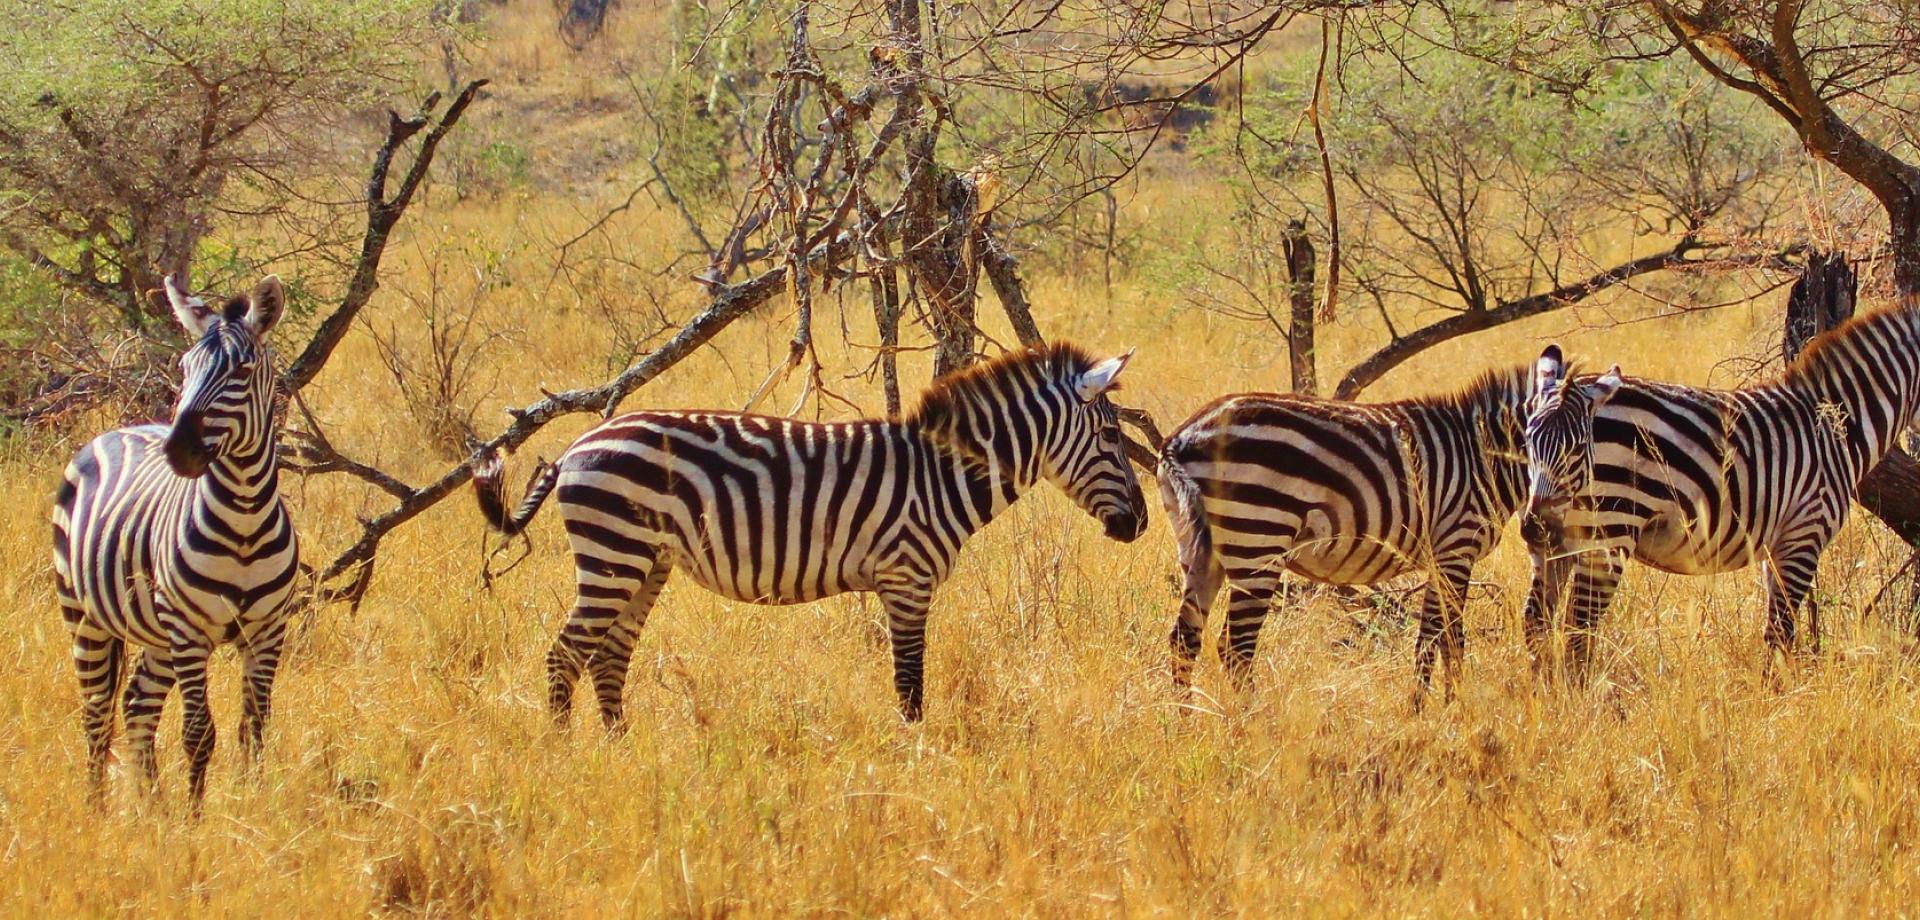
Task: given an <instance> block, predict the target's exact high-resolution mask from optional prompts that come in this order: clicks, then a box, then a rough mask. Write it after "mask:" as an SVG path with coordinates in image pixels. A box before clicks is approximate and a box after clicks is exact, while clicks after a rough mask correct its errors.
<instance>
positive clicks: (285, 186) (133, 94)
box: [0, 0, 464, 416]
mask: <svg viewBox="0 0 1920 920" xmlns="http://www.w3.org/2000/svg"><path fill="white" fill-rule="evenodd" d="M431 10H432V3H431V2H430V0H399V2H395V0H276V2H271V3H268V2H262V0H188V2H177V3H148V4H126V3H119V2H112V0H63V2H61V3H57V4H9V5H6V6H5V7H4V8H0V213H4V214H5V215H6V219H5V221H4V223H3V224H0V252H4V253H5V255H6V256H10V257H11V258H13V259H15V260H18V261H20V262H23V263H25V264H27V265H29V266H31V267H32V268H33V269H34V270H35V271H37V272H38V273H39V274H40V275H41V276H42V277H44V278H47V279H51V281H52V282H53V283H54V284H56V285H57V286H58V287H59V288H60V289H62V290H63V291H64V292H65V293H66V294H67V295H68V297H67V298H66V307H65V308H64V309H63V313H65V314H67V315H66V316H64V317H63V318H62V319H63V322H61V323H58V324H52V325H49V326H47V327H44V328H41V329H38V330H27V331H25V332H24V333H21V334H20V335H17V336H15V338H22V337H24V338H25V339H26V340H27V342H26V346H27V347H26V350H27V351H28V352H29V354H30V355H31V356H32V357H33V358H35V359H38V360H40V361H41V362H43V363H45V365H46V366H45V367H44V368H43V370H44V371H45V372H46V375H49V376H53V375H57V377H58V380H57V381H51V382H59V383H63V384H64V386H63V387H61V388H59V389H58V391H47V390H45V389H44V387H45V385H46V384H48V383H49V382H50V381H48V380H46V379H42V380H41V381H40V384H41V387H42V391H41V392H40V393H39V394H38V396H39V397H40V399H38V400H28V401H25V402H23V403H22V404H21V406H22V408H20V409H19V410H18V411H15V412H10V413H9V414H11V415H16V416H32V415H33V414H34V413H36V412H44V411H46V410H48V409H49V408H53V407H56V406H60V405H64V404H65V403H66V402H68V401H70V400H71V398H72V397H74V396H76V395H82V394H84V393H92V394H95V395H98V394H99V393H100V392H102V391H103V389H104V390H110V389H113V387H112V386H110V385H108V386H104V387H103V386H101V384H103V383H105V384H113V383H116V382H117V383H120V384H127V383H132V384H133V385H135V386H136V387H137V388H141V389H144V390H145V393H144V399H142V400H139V401H143V402H149V403H150V402H151V401H152V400H153V399H154V398H155V397H156V396H157V395H159V394H158V393H156V392H154V391H155V390H156V389H158V390H159V393H164V388H162V387H157V386H156V384H157V382H158V380H162V379H164V377H165V375H164V374H159V375H152V374H140V373H136V374H133V375H130V376H129V377H128V378H126V379H121V380H118V381H112V380H105V381H103V377H105V376H107V375H108V374H109V369H108V368H105V367H102V366H101V365H102V364H104V363H106V362H104V361H103V360H101V354H100V350H99V349H97V348H90V347H88V346H89V345H94V344H97V343H98V342H99V341H100V340H103V339H107V340H126V339H131V340H132V341H133V342H135V343H136V344H142V343H144V344H145V345H146V346H150V347H144V348H137V349H134V351H135V352H136V353H137V358H138V360H136V362H135V363H136V365H137V368H136V369H137V370H139V371H148V370H151V368H152V366H153V365H155V364H156V363H158V362H160V361H161V357H160V356H161V355H163V354H164V353H167V352H169V351H171V349H172V348H173V347H175V346H177V344H178V343H177V341H175V339H176V336H177V334H178V332H177V329H176V328H175V325H174V324H173V323H172V322H170V321H169V320H168V316H169V314H168V311H167V309H166V306H165V304H164V302H163V301H161V300H160V299H159V298H156V297H154V296H153V292H155V291H157V290H158V289H159V287H160V279H161V278H162V277H163V276H165V275H168V274H174V275H178V276H180V277H181V278H182V279H187V278H189V276H190V275H191V274H192V273H193V272H195V271H196V270H197V271H199V272H200V273H201V274H202V276H203V277H200V278H196V279H192V280H193V281H194V282H195V284H196V286H212V287H219V286H223V285H228V284H236V283H241V278H242V277H243V276H247V275H251V274H253V273H254V272H255V271H256V270H257V268H258V267H259V266H261V265H264V264H267V263H272V262H276V261H280V260H284V259H286V258H287V257H289V256H293V255H299V256H301V257H302V261H301V264H302V265H305V266H314V265H322V266H324V265H328V264H333V265H338V266H341V267H342V268H343V274H344V275H346V276H348V277H349V278H352V279H353V280H352V281H351V282H349V283H350V284H352V283H354V282H359V284H358V287H355V288H352V289H350V290H349V291H347V292H346V293H345V294H344V295H343V301H351V300H353V299H355V298H359V299H360V300H361V301H362V302H364V297H365V295H367V294H370V293H371V289H372V288H371V282H372V278H371V276H370V275H369V276H368V277H367V278H366V279H364V281H362V279H360V278H359V277H358V276H359V275H362V274H366V273H367V272H366V269H367V268H369V267H367V266H362V265H361V264H360V259H359V256H364V255H366V254H367V249H366V247H365V246H364V245H358V246H357V245H356V244H359V243H363V242H364V236H365V235H364V233H363V234H360V235H359V238H356V234H355V233H354V229H355V228H353V226H352V224H351V223H350V222H348V221H350V220H351V218H352V217H353V215H354V213H355V212H356V211H358V210H360V208H361V207H362V202H361V201H360V200H358V196H357V195H356V194H355V193H356V192H358V191H360V189H358V188H352V189H346V188H342V187H340V186H339V185H337V184H335V183H334V181H332V180H333V179H334V178H335V177H337V176H338V175H340V174H341V172H342V170H341V169H339V166H340V165H341V160H342V154H343V153H346V150H344V149H342V148H341V147H340V146H339V145H338V141H339V138H340V136H341V133H342V132H341V131H340V129H341V128H342V126H343V122H344V120H345V119H348V118H350V117H351V113H352V112H353V111H355V110H357V109H360V108H362V107H365V106H367V105H368V104H370V103H373V102H376V101H378V100H380V99H384V98H388V97H390V96H392V95H393V94H394V93H396V92H399V91H404V90H405V89H406V88H407V87H408V86H409V85H410V78H411V75H412V73H413V72H414V69H415V67H416V66H417V60H418V57H419V53H420V52H421V51H422V50H423V49H424V48H426V47H428V46H429V44H430V43H431V42H432V41H433V40H434V39H435V38H437V37H438V36H440V35H441V34H442V31H441V30H442V28H443V26H442V25H439V24H436V22H435V17H433V16H432V15H431ZM462 108H464V106H462ZM455 117H456V118H457V116H455ZM400 121H408V120H406V119H401V120H400ZM412 130H413V131H417V130H419V128H418V127H417V126H416V127H415V128H413V129H412ZM344 133H345V134H346V136H355V135H359V134H365V133H366V132H364V131H347V132H344ZM411 133H412V131H409V132H408V134H409V136H411ZM376 136H377V135H376ZM383 149H384V150H385V155H386V157H388V158H389V159H390V158H391V155H392V153H393V145H391V144H390V145H388V146H387V147H385V148H383ZM383 179H384V177H383ZM403 207H404V205H403ZM395 216H396V217H397V215H395ZM388 223H389V226H390V222H388ZM363 229H372V228H371V226H370V227H368V228H363ZM216 230H218V239H219V242H218V244H217V245H209V244H208V243H207V240H208V239H209V236H210V234H212V233H214V232H215V231H216ZM382 237H383V238H384V233H382ZM356 251H357V252H356ZM374 256H375V260H374V266H377V252H376V253H374ZM303 280H304V281H306V282H309V283H305V284H303V283H302V282H303ZM313 280H314V279H312V278H311V277H308V278H305V279H303V278H301V277H298V276H295V277H291V278H290V281H292V282H293V286H294V287H295V293H296V295H297V296H296V298H295V302H296V304H297V305H309V304H310V303H311V297H310V296H304V295H306V294H307V293H308V291H307V288H309V287H310V282H312V281H313ZM328 280H345V279H328ZM359 288H364V290H360V289H359ZM12 306H13V307H14V311H13V312H12V313H11V314H9V315H0V326H7V327H10V328H15V329H16V331H18V326H20V325H21V324H23V323H25V322H28V321H30V319H31V317H28V316H24V315H22V312H23V311H24V310H25V309H26V308H25V306H23V305H19V304H14V305H12ZM75 314H77V315H79V316H81V317H83V318H84V321H82V322H75V321H74V320H73V316H74V315H75ZM62 355H65V356H68V358H67V360H64V361H63V360H61V359H60V356H62ZM307 372H308V369H303V370H302V372H301V373H302V374H307ZM142 385H144V386H142ZM15 395H25V394H15Z"/></svg>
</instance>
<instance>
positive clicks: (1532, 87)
mask: <svg viewBox="0 0 1920 920" xmlns="http://www.w3.org/2000/svg"><path fill="white" fill-rule="evenodd" d="M1364 25H1365V27H1364V28H1362V27H1361V26H1360V25H1355V26H1354V27H1353V28H1352V29H1349V30H1347V35H1346V39H1345V53H1344V54H1342V55H1341V56H1340V57H1339V58H1338V59H1337V61H1336V62H1335V63H1334V64H1332V65H1329V64H1328V63H1327V62H1325V61H1318V62H1317V61H1315V60H1312V59H1305V60H1301V61H1298V62H1296V63H1295V65H1294V66H1293V67H1291V68H1285V69H1282V70H1281V71H1279V72H1278V73H1276V74H1274V75H1273V76H1272V77H1270V78H1269V79H1268V80H1267V81H1265V85H1264V86H1263V87H1261V88H1260V89H1258V90H1256V91H1254V92H1253V93H1251V94H1250V96H1249V101H1248V104H1247V112H1246V117H1245V120H1244V122H1243V123H1242V124H1241V126H1240V128H1239V130H1237V131H1235V132H1234V133H1233V134H1232V135H1231V137H1229V138H1228V139H1227V141H1228V143H1223V144H1222V145H1221V148H1222V149H1221V150H1219V151H1218V154H1220V155H1222V156H1223V157H1224V158H1226V159H1228V160H1229V162H1232V163H1234V164H1236V166H1237V167H1238V168H1239V169H1240V171H1241V172H1242V173H1243V178H1242V181H1241V185H1240V188H1241V195H1242V197H1243V199H1244V200H1245V205H1244V206H1243V208H1242V211H1243V212H1245V213H1246V214H1247V215H1249V219H1253V220H1262V219H1264V220H1265V221H1267V222H1269V223H1273V224H1275V225H1276V226H1277V225H1278V223H1279V222H1280V221H1282V220H1289V219H1296V218H1297V215H1301V214H1305V215H1309V216H1310V217H1311V218H1312V219H1313V221H1314V223H1315V225H1316V226H1315V230H1316V235H1318V236H1320V237H1321V238H1322V239H1329V240H1332V241H1335V242H1336V243H1337V245H1336V246H1334V247H1329V250H1330V251H1329V258H1330V259H1333V260H1334V262H1335V264H1336V266H1337V268H1338V269H1339V270H1338V271H1337V272H1330V273H1329V275H1330V279H1329V281H1330V283H1331V284H1333V285H1334V286H1335V289H1334V290H1332V291H1330V293H1329V298H1328V301H1327V302H1328V303H1330V304H1331V303H1336V302H1337V303H1340V304H1344V305H1345V307H1346V313H1347V314H1348V315H1349V316H1366V315H1368V314H1370V315H1371V317H1372V319H1373V321H1374V322H1376V323H1377V324H1378V325H1379V326H1380V327H1382V328H1383V331H1384V332H1385V333H1386V335H1387V342H1386V344H1384V345H1382V346H1381V347H1380V348H1379V349H1377V350H1376V351H1375V352H1373V353H1372V354H1371V355H1368V356H1366V357H1365V358H1363V359H1362V360H1361V361H1360V362H1358V363H1357V364H1355V365H1354V366H1353V367H1351V368H1349V369H1348V370H1347V371H1346V372H1345V374H1344V375H1343V377H1342V378H1341V380H1340V381H1339V383H1338V385H1337V386H1336V387H1335V390H1334V395H1335V396H1336V397H1339V398H1346V399H1350V398H1353V397H1354V396H1356V395H1358V394H1359V393H1360V392H1361V391H1362V390H1364V389H1365V388H1366V387H1367V386H1369V385H1371V384H1372V383H1374V382H1376V381H1377V380H1379V379H1380V378H1381V377H1382V376H1383V375H1385V374H1386V373H1388V372H1389V371H1391V370H1392V369H1394V368H1395V367H1398V366H1399V365H1400V364H1402V363H1404V362H1405V361H1407V360H1408V359H1410V358H1412V357H1413V356H1415V355H1417V354H1419V353H1420V352H1422V351H1425V350H1426V349H1428V348H1431V347H1434V346H1436V345H1438V344H1440V343H1442V342H1446V341H1450V340H1452V339H1455V338H1458V337H1460V336H1464V335H1468V334H1471V333H1474V332H1477V331H1480V330H1484V329H1488V328H1491V327H1494V326H1498V325H1502V324H1504V323H1509V322H1514V321H1517V320H1520V319H1525V318H1528V317H1532V316H1536V315H1539V314H1542V313H1546V312H1549V311H1553V310H1559V309H1563V308H1566V307H1568V306H1571V305H1573V304H1576V303H1580V302H1582V301H1585V300H1588V299H1589V298H1594V297H1597V296H1600V295H1603V294H1606V293H1610V292H1614V291H1618V290H1622V289H1625V288H1627V287H1628V286H1630V285H1634V286H1637V285H1635V282H1636V280H1637V279H1639V278H1640V277H1641V276H1646V275H1651V274H1653V273H1658V272H1665V273H1668V274H1670V275H1672V274H1676V273H1678V274H1680V275H1681V276H1683V277H1684V275H1685V274H1692V273H1699V272H1705V271H1719V270H1725V269H1730V268H1744V267H1751V266H1753V265H1756V264H1778V263H1779V260H1780V255H1781V250H1782V248H1783V247H1781V246H1780V245H1778V244H1777V243H1776V242H1775V241H1774V240H1772V239H1771V238H1770V237H1769V222H1770V221H1771V220H1772V219H1773V218H1774V217H1775V216H1776V213H1777V211H1778V210H1779V208H1778V204H1777V202H1776V200H1775V198H1774V197H1773V193H1772V192H1771V188H1770V187H1771V186H1773V185H1777V184H1779V183H1780V182H1781V181H1782V177H1781V173H1782V170H1781V169H1780V168H1779V167H1780V165H1781V163H1782V160H1783V151H1784V148H1783V146H1782V145H1780V144H1779V143H1778V142H1777V140H1775V139H1773V138H1771V137H1769V136H1768V131H1767V126H1766V125H1765V124H1764V122H1763V121H1762V120H1761V118H1762V116H1760V115H1759V114H1758V113H1757V112H1755V111H1754V109H1755V108H1757V107H1753V106H1749V105H1746V104H1744V103H1743V101H1742V100H1740V99H1739V98H1738V96H1737V95H1736V94H1733V93H1730V92H1728V91H1726V90H1724V89H1721V88H1719V87H1717V86H1716V85H1715V84H1713V83H1712V82H1711V81H1708V80H1704V79H1702V78H1700V77H1698V76H1696V75H1695V74H1693V73H1692V72H1690V70H1689V69H1685V68H1681V67H1676V66H1672V65H1667V64H1663V63H1661V62H1654V63H1651V64H1642V65H1638V66H1633V67H1625V66H1623V67H1619V68H1617V69H1615V70H1613V71H1611V72H1609V73H1606V74H1596V75H1591V76H1590V77H1589V79H1588V81H1587V83H1586V85H1585V87H1584V92H1583V95H1582V96H1581V97H1580V98H1578V99H1571V98H1569V97H1568V96H1567V95H1566V94H1565V93H1564V92H1562V91H1561V87H1560V85H1559V84H1557V83H1556V82H1554V81H1553V80H1550V79H1545V78H1542V77H1541V76H1538V75H1535V74H1531V73H1521V72H1515V71H1514V70H1511V69H1507V68H1504V67H1501V66H1496V65H1493V64H1489V63H1484V62H1482V61H1479V60H1476V59H1475V58H1474V57H1472V56H1466V55H1461V54H1459V53H1456V52H1455V50H1454V49H1452V48H1449V47H1447V46H1446V45H1443V44H1441V43H1439V42H1437V41H1434V40H1432V39H1430V38H1429V37H1428V36H1430V35H1433V34H1434V33H1435V32H1436V31H1439V30H1440V29H1441V28H1443V27H1446V26H1448V25H1451V26H1452V27H1453V28H1455V29H1458V30H1461V31H1464V27H1463V26H1462V25H1461V24H1460V23H1459V22H1458V20H1454V21H1451V22H1450V21H1448V20H1445V19H1442V18H1441V16H1440V14H1438V13H1433V14H1425V13H1411V14H1407V15H1406V16H1405V17H1403V18H1387V17H1376V18H1373V19H1371V20H1368V21H1367V22H1366V23H1365V24H1364ZM1483 25H1484V24H1483ZM1461 37H1462V36H1461V35H1460V34H1459V33H1456V38H1461ZM1461 44H1463V45H1464V44H1467V43H1466V42H1465V41H1464V40H1463V41H1462V42H1461ZM1330 66H1331V69H1332V71H1333V72H1334V73H1335V74H1336V77H1335V78H1334V79H1328V78H1327V77H1326V76H1325V74H1326V73H1327V71H1328V70H1329V68H1330ZM1330 86H1331V87H1332V88H1333V98H1332V99H1331V100H1327V99H1326V98H1325V96H1326V94H1327V93H1328V90H1329V87H1330ZM1303 111H1304V112H1309V113H1312V121H1313V124H1312V126H1311V128H1312V129H1311V130H1308V128H1307V127H1306V125H1305V124H1303V122H1304V121H1306V119H1303V117H1302V116H1301V114H1300V113H1301V112H1303ZM1597 227H1607V228H1619V229H1625V230H1628V231H1630V233H1631V236H1632V238H1633V243H1632V247H1631V251H1630V252H1628V253H1627V254H1625V255H1619V254H1617V253H1616V252H1614V251H1612V250H1607V251H1596V250H1595V249H1593V246H1594V244H1595V242H1596V241H1595V238H1594V235H1593V234H1592V233H1591V231H1592V230H1593V229H1594V228H1597ZM1600 242H1602V243H1604V242H1606V241H1605V240H1602V241H1600ZM1277 249H1278V247H1272V246H1267V247H1257V248H1249V249H1246V250H1245V251H1244V252H1243V253H1242V255H1241V257H1240V258H1239V259H1237V260H1236V261H1238V262H1240V263H1242V265H1243V267H1241V268H1238V269H1234V268H1228V267H1225V266H1214V267H1213V272H1214V273H1215V274H1216V275H1221V276H1223V277H1226V276H1230V277H1234V278H1244V277H1245V276H1247V275H1248V273H1249V272H1254V271H1258V270H1260V266H1266V265H1270V264H1271V263H1272V262H1273V261H1274V254H1275V253H1274V252H1273V250H1277ZM1335 279H1337V280H1335ZM1243 286H1244V285H1243ZM1201 296H1202V297H1203V298H1206V300H1207V301H1209V305H1213V306H1215V308H1216V309H1217V308H1219V307H1218V304H1219V302H1220V300H1221V298H1220V297H1219V295H1218V294H1207V293H1206V288H1204V287H1202V288H1201ZM1228 299H1229V300H1232V301H1235V302H1239V303H1240V305H1239V306H1238V307H1237V309H1238V310H1240V311H1241V312H1246V311H1247V310H1248V309H1249V306H1248V304H1247V303H1245V302H1247V301H1253V302H1254V304H1253V306H1252V314H1253V315H1266V316H1269V317H1271V316H1272V315H1273V310H1272V307H1273V301H1274V298H1260V297H1246V296H1240V297H1233V298H1228Z"/></svg>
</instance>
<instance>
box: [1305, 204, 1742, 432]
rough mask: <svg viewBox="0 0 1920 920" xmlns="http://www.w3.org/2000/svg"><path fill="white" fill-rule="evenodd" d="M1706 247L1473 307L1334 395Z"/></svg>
mask: <svg viewBox="0 0 1920 920" xmlns="http://www.w3.org/2000/svg"><path fill="white" fill-rule="evenodd" d="M1705 248H1708V245H1707V244H1704V243H1701V242H1699V241H1698V240H1695V239H1693V238H1692V237H1682V238H1681V240H1680V241H1679V242H1677V243H1675V244H1674V245H1673V248H1672V249H1668V250H1666V251H1664V252H1658V253H1654V254H1653V255H1650V256H1641V257H1640V258H1638V259H1634V260H1631V261H1628V262H1623V263H1621V264H1619V265H1616V266H1614V267H1612V268H1609V269H1607V270H1606V271H1603V272H1600V273H1599V274H1596V275H1593V276H1591V277H1588V278H1585V279H1582V280H1580V281H1576V282H1574V283H1572V284H1567V285H1562V286H1560V287H1557V288H1554V289H1553V290H1551V291H1546V292H1543V293H1539V294H1535V295H1533V296H1531V297H1522V298H1521V299H1519V300H1514V301H1508V302H1506V303H1502V304H1500V305H1498V306H1496V307H1494V308H1493V309H1490V310H1488V309H1470V310H1467V311H1466V312H1463V313H1456V314H1454V315H1453V316H1449V317H1447V318H1446V319H1443V320H1440V321H1438V322H1435V323H1432V324H1430V325H1427V326H1423V327H1421V328H1419V329H1416V330H1414V331H1412V332H1410V333H1407V334H1406V335H1403V336H1401V337H1399V338H1397V339H1394V340H1393V341H1392V342H1389V343H1387V345H1386V347H1384V348H1381V349H1380V350H1379V351H1376V352H1374V353H1373V354H1371V355H1368V356H1367V358H1366V360H1364V361H1361V362H1360V363H1359V364H1356V365H1354V366H1353V369H1352V370H1349V371H1347V375H1346V376H1345V377H1342V378H1341V379H1340V385H1339V386H1338V387H1336V388H1334V391H1333V396H1334V398H1335V399H1353V398H1354V397H1356V396H1359V395H1360V391H1361V390H1364V389H1366V388H1367V387H1368V386H1371V385H1372V384H1373V383H1374V382H1375V381H1377V380H1379V379H1380V378H1381V377H1383V376H1385V375H1386V373H1387V372H1388V371H1390V370H1393V369H1394V368H1396V367H1399V366H1400V365H1401V364H1402V363H1404V362H1405V361H1407V360H1408V359H1410V358H1412V357H1413V356H1414V355H1417V354H1419V353H1421V352H1423V351H1426V350H1427V349H1429V348H1432V347H1434V346H1435V345H1439V344H1440V343H1442V342H1447V341H1451V340H1453V339H1456V338H1459V337H1460V336H1463V335H1466V334H1468V333H1470V332H1479V331H1481V330H1483V329H1491V328H1493V327H1495V326H1500V325H1505V324H1507V323H1511V322H1513V321H1515V320H1521V319H1526V318H1527V317H1529V316H1538V315H1539V314H1542V313H1547V312H1551V311H1553V310H1558V309H1560V308H1562V307H1565V306H1567V305H1568V304H1572V303H1577V302H1579V301H1581V300H1584V299H1585V298H1587V297H1591V296H1593V295H1594V294H1597V293H1599V292H1600V291H1603V290H1606V289H1607V288H1610V287H1613V286H1614V285H1617V284H1619V283H1621V282H1623V281H1626V280H1628V279H1631V278H1634V277H1636V276H1638V275H1644V274H1647V273H1648V272H1656V271H1662V270H1664V269H1669V268H1677V267H1680V266H1683V265H1686V264H1688V263H1689V262H1690V261H1692V260H1690V259H1689V258H1688V257H1687V256H1688V253H1692V252H1696V251H1699V250H1702V249H1705Z"/></svg>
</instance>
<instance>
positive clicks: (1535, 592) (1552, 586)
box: [1522, 550, 1573, 679]
mask: <svg viewBox="0 0 1920 920" xmlns="http://www.w3.org/2000/svg"><path fill="white" fill-rule="evenodd" d="M1572 571H1573V557H1572V556H1569V555H1564V554H1557V555H1546V554H1544V553H1542V552H1541V551H1538V550H1536V551H1534V552H1533V581H1532V583H1531V584H1529V585H1528V586H1527V606H1526V611H1525V612H1524V613H1523V614H1522V628H1523V629H1524V630H1525V631H1526V636H1527V652H1528V654H1529V655H1530V656H1531V657H1532V659H1533V676H1534V677H1536V678H1540V679H1550V678H1551V677H1552V675H1553V670H1554V669H1553V649H1552V647H1551V646H1552V640H1553V627H1554V622H1555V621H1556V620H1557V619H1559V614H1560V604H1561V602H1562V601H1563V600H1565V599H1566V593H1567V575H1568V573H1570V572H1572Z"/></svg>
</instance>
